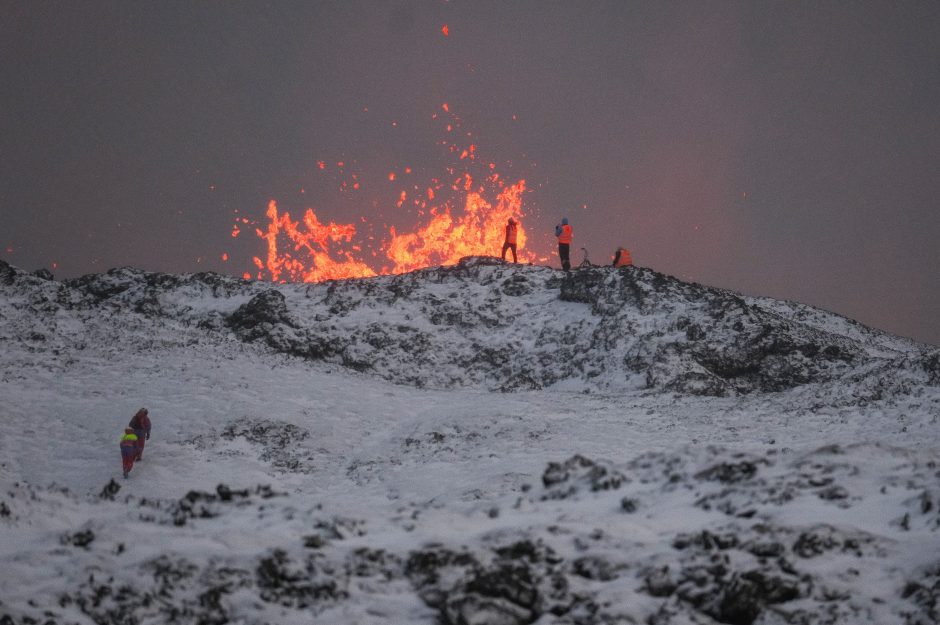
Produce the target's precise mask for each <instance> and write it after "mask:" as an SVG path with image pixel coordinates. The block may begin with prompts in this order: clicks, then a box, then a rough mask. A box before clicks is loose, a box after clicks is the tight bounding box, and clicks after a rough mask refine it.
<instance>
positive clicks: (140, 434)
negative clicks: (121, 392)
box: [127, 408, 150, 460]
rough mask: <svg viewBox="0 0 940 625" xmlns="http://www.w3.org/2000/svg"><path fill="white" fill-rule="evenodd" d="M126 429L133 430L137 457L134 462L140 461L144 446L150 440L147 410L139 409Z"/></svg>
mask: <svg viewBox="0 0 940 625" xmlns="http://www.w3.org/2000/svg"><path fill="white" fill-rule="evenodd" d="M127 427H129V428H131V429H133V430H134V434H136V435H137V455H136V457H135V458H134V459H135V460H142V459H143V457H144V445H145V444H146V441H147V440H149V439H150V417H148V416H147V409H146V408H141V409H140V410H138V411H137V414H135V415H134V417H133V418H132V419H131V422H130V423H128V424H127Z"/></svg>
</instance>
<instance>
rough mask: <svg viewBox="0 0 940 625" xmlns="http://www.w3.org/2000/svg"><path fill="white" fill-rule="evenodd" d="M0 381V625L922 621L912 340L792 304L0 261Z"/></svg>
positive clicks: (607, 289)
mask: <svg viewBox="0 0 940 625" xmlns="http://www.w3.org/2000/svg"><path fill="white" fill-rule="evenodd" d="M0 395H2V401H0V411H2V412H0V559H2V561H3V563H4V565H3V573H2V575H0V624H2V625H10V624H15V625H20V624H26V623H57V624H66V623H82V624H85V623H141V624H144V623H147V624H150V623H200V624H211V623H218V624H221V623H244V624H260V623H272V624H273V623H278V624H281V623H283V624H290V623H324V624H327V623H328V624H334V623H335V624H353V623H362V624H367V623H369V624H378V623H395V624H398V623H409V624H411V623H414V624H420V623H427V624H428V625H431V624H435V623H444V624H450V625H460V624H462V625H471V624H487V625H520V624H529V623H536V624H538V625H547V624H549V623H552V624H566V625H575V624H577V625H587V624H606V623H646V624H651V625H666V624H675V625H679V624H691V623H697V624H708V623H730V624H751V623H754V624H762V625H769V624H783V623H791V624H810V623H813V624H816V623H846V624H868V623H870V624H878V625H885V624H893V623H898V624H906V625H914V624H927V623H936V622H938V621H940V418H938V417H940V352H938V350H937V349H936V348H931V347H929V346H924V345H918V344H915V343H912V342H911V341H908V340H906V339H901V338H898V337H894V336H891V335H888V334H885V333H882V332H879V331H876V330H873V329H870V328H865V327H863V326H860V325H858V324H856V323H854V322H852V321H850V320H847V319H844V318H842V317H839V316H837V315H834V314H831V313H828V312H825V311H821V310H818V309H814V308H811V307H808V306H803V305H800V304H796V303H793V302H780V301H775V300H769V299H763V298H748V297H744V296H740V295H737V294H734V293H731V292H728V291H722V290H720V289H712V288H708V287H703V286H701V285H694V284H686V283H682V282H679V281H677V280H675V279H673V278H669V277H667V276H663V275H661V274H657V273H655V272H652V271H650V270H648V269H643V268H638V267H631V268H624V269H618V270H614V269H606V268H601V269H592V270H585V271H576V272H571V273H570V274H564V273H562V272H559V271H555V270H552V269H549V268H545V267H534V266H522V265H504V264H502V263H499V262H497V261H493V260H491V259H483V258H471V259H465V261H463V262H461V264H460V265H458V266H456V267H449V268H433V269H428V270H424V271H420V272H415V273H412V274H406V275H403V276H386V277H379V278H371V279H366V280H349V281H338V282H332V283H325V284H317V285H281V284H271V283H262V282H250V281H242V280H238V279H233V278H226V277H222V276H217V275H212V274H196V275H184V276H169V275H162V274H151V273H146V272H142V271H138V270H133V269H120V270H113V271H111V272H107V273H104V274H98V275H94V276H86V277H84V278H81V279H77V280H68V281H55V280H52V279H51V276H49V275H42V274H39V275H36V274H31V273H28V272H25V271H22V270H20V269H17V268H15V267H11V266H9V265H6V264H3V263H2V262H0ZM141 406H146V407H147V408H148V409H149V412H150V416H151V419H152V421H153V436H152V438H151V439H150V441H148V443H147V448H146V450H145V452H144V457H143V460H142V461H141V462H140V463H138V464H136V465H135V466H134V469H133V471H132V472H131V474H130V476H129V477H128V478H127V479H124V478H122V477H121V461H120V453H119V451H118V439H119V438H120V435H121V433H122V431H123V428H124V427H125V426H126V425H127V422H128V421H129V420H130V418H131V417H132V416H133V414H134V412H135V411H136V410H137V409H138V408H140V407H141Z"/></svg>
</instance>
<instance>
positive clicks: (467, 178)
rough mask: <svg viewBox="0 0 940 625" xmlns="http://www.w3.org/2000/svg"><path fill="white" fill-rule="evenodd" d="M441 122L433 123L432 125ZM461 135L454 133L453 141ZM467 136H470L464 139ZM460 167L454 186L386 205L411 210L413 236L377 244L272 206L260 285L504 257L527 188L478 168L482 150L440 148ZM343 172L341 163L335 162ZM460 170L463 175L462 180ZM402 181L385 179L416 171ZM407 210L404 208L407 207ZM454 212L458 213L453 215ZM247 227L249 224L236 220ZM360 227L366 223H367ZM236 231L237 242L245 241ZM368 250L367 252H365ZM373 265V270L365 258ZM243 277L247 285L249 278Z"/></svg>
mask: <svg viewBox="0 0 940 625" xmlns="http://www.w3.org/2000/svg"><path fill="white" fill-rule="evenodd" d="M442 109H443V110H444V111H445V112H446V113H447V114H448V115H450V116H451V119H450V120H448V121H447V122H446V129H447V132H448V133H453V132H454V130H455V129H456V128H459V121H460V120H459V119H458V118H456V117H455V116H453V114H452V113H451V112H450V108H449V107H448V105H447V104H444V105H443V106H442ZM437 118H438V116H437V115H435V116H434V119H437ZM454 134H456V133H454ZM467 136H469V133H467ZM441 143H442V145H444V146H446V148H447V153H448V154H449V155H450V157H451V158H453V159H455V164H454V165H453V166H451V167H448V168H447V171H448V173H449V175H450V176H452V182H451V183H450V184H447V183H444V182H442V181H441V180H439V179H434V180H432V181H431V184H424V185H416V184H409V185H408V186H407V187H406V188H402V189H399V190H397V191H395V193H394V196H393V197H390V198H388V203H389V205H394V206H395V207H396V208H397V209H401V208H403V207H404V208H409V209H410V208H412V207H413V208H414V209H415V211H416V213H417V217H416V219H417V220H418V223H417V224H416V225H415V226H414V228H413V230H411V231H409V232H398V231H396V229H395V227H394V226H390V227H388V228H387V232H386V235H385V236H384V237H383V238H382V239H381V240H380V241H378V242H376V241H375V239H374V238H373V237H371V236H370V237H366V238H365V241H360V240H359V239H362V238H363V237H362V236H361V235H358V236H357V231H356V226H355V225H354V224H339V223H335V222H329V223H322V222H321V221H320V219H319V218H318V217H317V215H316V213H315V212H314V210H313V209H312V208H308V209H306V211H305V212H304V215H303V218H302V219H301V220H299V221H295V220H294V219H292V218H291V216H290V213H288V212H280V211H278V207H277V203H276V202H275V201H274V200H271V201H270V203H269V204H268V210H267V213H266V216H267V224H266V225H265V226H264V227H256V228H255V232H256V234H257V235H258V236H259V237H260V238H261V239H263V240H264V241H265V243H266V245H267V255H266V257H265V258H264V259H262V258H260V257H254V258H253V261H254V264H255V266H256V267H257V269H258V272H257V276H256V277H257V278H258V279H262V278H263V277H265V276H264V273H265V272H267V273H268V274H269V277H270V279H271V280H275V281H291V282H295V281H303V282H320V281H323V280H331V279H342V278H358V277H369V276H374V275H377V274H388V273H403V272H407V271H413V270H415V269H420V268H423V267H429V266H435V265H449V264H454V263H456V262H457V261H459V260H460V259H461V258H463V257H464V256H499V254H500V252H501V249H502V245H503V240H504V236H505V227H506V223H507V221H508V220H509V218H510V217H512V218H514V219H516V220H517V221H520V219H521V218H522V217H523V216H524V212H523V210H522V196H523V193H524V192H525V190H526V185H525V180H519V181H517V182H515V183H512V184H507V183H506V182H505V181H504V180H503V178H502V177H501V176H500V175H499V174H498V173H496V171H495V169H496V165H495V164H494V163H487V164H483V163H480V162H479V161H477V146H476V145H473V144H470V145H468V146H465V147H464V146H458V145H457V144H456V143H455V142H453V141H452V140H449V141H443V142H441ZM336 165H337V167H338V168H340V169H342V168H343V166H344V163H342V162H337V164H336ZM458 165H459V167H460V168H462V171H459V172H458ZM316 166H317V168H318V169H319V170H325V169H326V167H327V163H326V161H323V160H321V161H317V163H316ZM472 167H477V168H478V169H480V170H481V171H482V172H483V173H482V174H481V175H480V176H479V178H474V177H473V176H472V175H471V173H470V171H469V170H470V169H471V168H472ZM399 171H404V173H405V174H406V175H405V176H403V177H402V176H397V175H396V174H395V173H394V172H391V173H385V174H383V175H382V177H383V178H386V179H387V181H388V182H393V183H394V182H399V181H400V182H401V183H403V184H404V183H405V180H404V179H405V178H408V177H409V175H410V174H411V173H412V170H411V168H407V167H406V168H401V169H399ZM360 176H361V174H356V175H353V179H354V180H356V182H355V183H354V184H349V185H348V184H347V183H346V182H342V183H341V185H340V187H341V190H342V191H344V192H345V191H350V189H352V190H353V191H356V192H357V191H358V190H359V179H360ZM406 204H407V206H406ZM454 207H460V208H459V209H458V208H454ZM236 221H237V222H241V223H242V224H248V223H250V222H249V220H247V219H244V218H239V219H238V220H236ZM361 221H362V222H363V223H365V224H368V223H369V221H368V220H367V219H366V218H365V217H362V218H361ZM240 231H241V230H240V228H239V225H238V223H236V225H235V226H234V228H233V230H232V236H233V237H237V236H238V235H239V233H240ZM517 241H518V245H517V247H518V257H519V260H520V262H530V261H532V260H534V256H533V255H531V254H530V253H528V252H527V251H526V249H525V243H526V233H525V228H524V226H523V225H522V224H521V223H520V224H519V228H518V234H517ZM364 248H365V249H364ZM364 256H367V257H369V258H370V261H371V262H369V263H367V262H365V261H364V260H363V257H364ZM250 277H251V276H250V275H249V274H247V273H246V274H245V278H250Z"/></svg>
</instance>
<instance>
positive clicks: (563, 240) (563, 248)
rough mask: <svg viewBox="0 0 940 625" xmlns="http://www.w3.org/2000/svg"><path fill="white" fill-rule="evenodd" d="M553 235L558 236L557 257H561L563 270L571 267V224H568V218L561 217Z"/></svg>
mask: <svg viewBox="0 0 940 625" xmlns="http://www.w3.org/2000/svg"><path fill="white" fill-rule="evenodd" d="M555 236H556V237H558V258H560V259H561V268H562V269H564V270H565V271H568V270H569V269H571V258H570V255H569V254H570V251H571V239H572V236H573V234H572V231H571V226H569V225H568V218H567V217H562V218H561V223H560V224H558V225H557V226H555Z"/></svg>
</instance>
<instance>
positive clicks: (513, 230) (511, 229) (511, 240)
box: [503, 217, 519, 262]
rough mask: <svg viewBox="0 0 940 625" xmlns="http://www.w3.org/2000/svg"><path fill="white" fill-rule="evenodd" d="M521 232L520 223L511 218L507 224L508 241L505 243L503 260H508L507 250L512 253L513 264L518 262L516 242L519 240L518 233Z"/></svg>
mask: <svg viewBox="0 0 940 625" xmlns="http://www.w3.org/2000/svg"><path fill="white" fill-rule="evenodd" d="M518 230H519V224H518V222H517V221H516V220H515V219H513V218H512V217H510V218H509V222H508V223H507V224H506V239H505V240H504V241H503V260H504V261H505V260H506V250H509V251H511V252H512V262H516V241H517V240H518V236H517V232H518Z"/></svg>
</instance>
